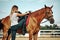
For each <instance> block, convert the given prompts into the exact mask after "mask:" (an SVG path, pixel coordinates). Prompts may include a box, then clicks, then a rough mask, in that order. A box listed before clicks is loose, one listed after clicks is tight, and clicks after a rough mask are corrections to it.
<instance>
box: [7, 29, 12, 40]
mask: <svg viewBox="0 0 60 40" xmlns="http://www.w3.org/2000/svg"><path fill="white" fill-rule="evenodd" d="M10 38H11V30H10V29H9V30H8V36H7V40H10Z"/></svg>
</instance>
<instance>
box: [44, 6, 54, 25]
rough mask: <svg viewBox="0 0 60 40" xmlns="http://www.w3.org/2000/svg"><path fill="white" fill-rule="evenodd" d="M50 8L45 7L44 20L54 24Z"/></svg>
mask: <svg viewBox="0 0 60 40" xmlns="http://www.w3.org/2000/svg"><path fill="white" fill-rule="evenodd" d="M52 7H53V6H51V7H47V6H46V5H45V19H47V20H48V21H50V23H51V24H53V23H54V18H53V15H52V14H53V12H52Z"/></svg>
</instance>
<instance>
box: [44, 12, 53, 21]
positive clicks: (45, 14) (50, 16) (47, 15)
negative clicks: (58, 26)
mask: <svg viewBox="0 0 60 40" xmlns="http://www.w3.org/2000/svg"><path fill="white" fill-rule="evenodd" d="M49 13H50V12H46V13H45V15H46V16H47V18H46V19H48V20H49V18H51V17H53V15H51V16H48V14H49Z"/></svg>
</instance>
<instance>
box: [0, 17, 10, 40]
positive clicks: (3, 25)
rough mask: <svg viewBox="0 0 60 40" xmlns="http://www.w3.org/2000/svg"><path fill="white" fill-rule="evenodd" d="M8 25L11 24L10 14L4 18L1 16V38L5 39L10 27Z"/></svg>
mask: <svg viewBox="0 0 60 40" xmlns="http://www.w3.org/2000/svg"><path fill="white" fill-rule="evenodd" d="M10 25H11V21H10V16H7V17H5V18H2V19H0V30H1V29H2V30H3V38H2V40H6V38H7V36H8V35H7V34H8V33H7V32H8V30H9V28H10Z"/></svg>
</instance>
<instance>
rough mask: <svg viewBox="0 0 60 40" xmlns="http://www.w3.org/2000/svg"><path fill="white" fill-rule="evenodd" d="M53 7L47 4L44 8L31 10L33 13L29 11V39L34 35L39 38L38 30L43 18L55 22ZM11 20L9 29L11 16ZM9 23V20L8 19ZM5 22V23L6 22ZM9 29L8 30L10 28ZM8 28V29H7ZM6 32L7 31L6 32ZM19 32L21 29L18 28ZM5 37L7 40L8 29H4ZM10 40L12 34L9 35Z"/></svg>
mask: <svg viewBox="0 0 60 40" xmlns="http://www.w3.org/2000/svg"><path fill="white" fill-rule="evenodd" d="M52 7H53V6H51V7H48V6H46V5H45V7H44V8H41V9H39V10H37V11H34V12H31V14H30V13H29V15H28V18H27V20H26V30H27V33H29V40H32V37H33V38H34V40H37V37H38V32H39V30H40V27H41V26H40V23H41V21H42V20H43V19H47V20H48V21H49V22H50V23H51V24H53V23H54V18H53V12H52ZM8 19H9V20H8V21H9V23H8V24H9V25H8V26H7V28H8V29H9V28H10V27H9V26H10V25H11V24H10V22H11V21H10V17H9V18H8ZM2 21H3V20H2ZM6 23H7V21H6ZM6 23H4V24H6ZM8 29H7V30H8ZM5 30H6V29H5ZM4 32H5V33H4ZM17 32H18V33H20V32H21V30H17ZM3 33H4V34H5V35H4V34H3V35H4V36H3V39H4V40H6V37H7V36H6V34H7V31H3ZM8 40H10V35H9V36H8Z"/></svg>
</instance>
